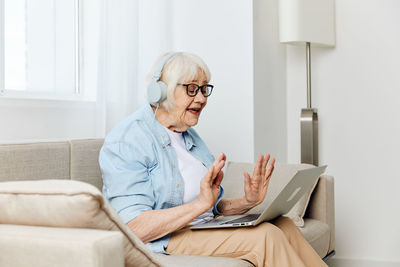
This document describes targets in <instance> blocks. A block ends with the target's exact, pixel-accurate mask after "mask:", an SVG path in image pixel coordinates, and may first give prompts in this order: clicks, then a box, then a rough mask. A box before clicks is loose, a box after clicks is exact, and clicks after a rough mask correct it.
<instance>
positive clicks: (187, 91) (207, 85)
mask: <svg viewBox="0 0 400 267" xmlns="http://www.w3.org/2000/svg"><path fill="white" fill-rule="evenodd" d="M176 85H180V86H184V87H186V94H187V95H188V96H191V97H195V96H196V95H197V93H198V92H199V90H201V93H202V94H203V96H204V97H209V96H210V95H211V93H212V90H213V88H214V85H212V84H205V85H201V86H200V85H197V84H195V83H186V84H184V83H177V84H176ZM190 85H192V86H196V87H197V88H196V89H195V90H194V94H192V95H191V94H189V86H190ZM205 88H209V92H208V94H207V91H206V90H205Z"/></svg>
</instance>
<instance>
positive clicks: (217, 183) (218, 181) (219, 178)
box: [214, 171, 224, 187]
mask: <svg viewBox="0 0 400 267" xmlns="http://www.w3.org/2000/svg"><path fill="white" fill-rule="evenodd" d="M223 178H224V172H223V171H220V172H219V173H218V174H217V177H216V178H215V180H214V185H215V186H216V187H219V186H220V185H221V182H222V179H223Z"/></svg>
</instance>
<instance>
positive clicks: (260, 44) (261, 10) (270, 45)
mask: <svg viewBox="0 0 400 267" xmlns="http://www.w3.org/2000/svg"><path fill="white" fill-rule="evenodd" d="M278 14H279V12H278V1H265V0H254V1H253V32H254V36H253V43H254V48H253V49H254V74H253V75H254V139H255V140H254V158H255V159H257V157H258V155H260V154H265V153H270V154H271V155H272V156H273V157H275V158H276V160H277V162H286V161H287V129H286V50H285V46H284V45H281V44H280V43H279V27H278V21H279V18H278Z"/></svg>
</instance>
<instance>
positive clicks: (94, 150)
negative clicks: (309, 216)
mask: <svg viewBox="0 0 400 267" xmlns="http://www.w3.org/2000/svg"><path fill="white" fill-rule="evenodd" d="M103 143H104V140H103V139H88V140H72V141H70V144H71V180H77V181H82V182H86V183H89V184H92V185H94V186H95V187H97V188H98V189H99V190H100V191H101V190H102V186H103V179H102V178H101V171H100V166H99V153H100V149H101V147H102V145H103Z"/></svg>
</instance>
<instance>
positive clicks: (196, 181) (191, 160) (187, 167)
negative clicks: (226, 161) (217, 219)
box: [164, 127, 214, 225]
mask: <svg viewBox="0 0 400 267" xmlns="http://www.w3.org/2000/svg"><path fill="white" fill-rule="evenodd" d="M164 128H165V127H164ZM165 129H166V130H167V133H168V135H169V137H170V139H171V146H172V147H173V148H174V149H175V153H176V156H177V158H178V166H179V171H180V172H181V175H182V177H183V184H184V191H183V192H184V193H183V204H187V203H190V202H193V201H195V200H196V199H197V198H198V197H199V194H200V181H201V179H203V177H204V176H205V175H206V173H207V171H208V169H207V168H206V167H205V166H204V165H203V163H201V161H200V160H198V159H196V158H195V157H194V156H193V155H192V154H190V153H189V151H187V150H186V145H185V140H184V138H183V134H182V133H176V132H173V131H171V130H169V129H168V128H165ZM213 218H214V214H213V212H212V208H211V209H209V210H208V211H206V212H205V213H203V214H202V215H200V216H199V217H197V218H196V219H194V220H193V221H192V222H191V223H190V224H192V225H195V224H202V223H205V222H208V221H210V220H212V219H213Z"/></svg>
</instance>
